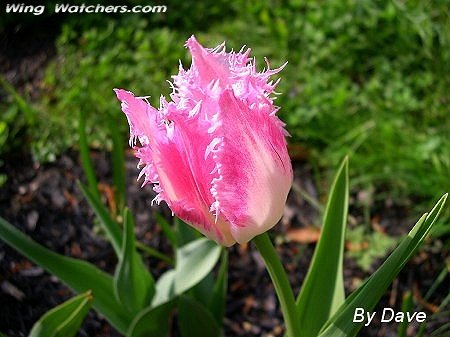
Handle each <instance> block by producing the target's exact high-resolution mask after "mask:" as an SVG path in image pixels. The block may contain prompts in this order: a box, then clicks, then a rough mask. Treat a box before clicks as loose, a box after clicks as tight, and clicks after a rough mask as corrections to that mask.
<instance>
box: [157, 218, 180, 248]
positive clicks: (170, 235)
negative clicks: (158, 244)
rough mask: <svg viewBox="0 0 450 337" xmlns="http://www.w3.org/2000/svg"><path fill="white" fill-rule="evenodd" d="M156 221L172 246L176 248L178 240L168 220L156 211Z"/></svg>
mask: <svg viewBox="0 0 450 337" xmlns="http://www.w3.org/2000/svg"><path fill="white" fill-rule="evenodd" d="M155 217H156V221H157V222H158V225H160V226H161V229H162V231H163V233H164V235H165V236H166V238H167V240H169V242H170V243H171V245H172V247H174V248H176V247H178V246H179V245H178V240H177V234H176V233H175V230H174V229H173V227H172V226H171V225H170V223H169V221H167V219H166V218H164V217H163V216H162V215H161V214H159V213H156V215H155Z"/></svg>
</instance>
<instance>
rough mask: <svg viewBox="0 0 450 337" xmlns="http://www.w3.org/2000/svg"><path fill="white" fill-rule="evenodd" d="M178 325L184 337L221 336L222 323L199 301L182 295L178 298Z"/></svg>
mask: <svg viewBox="0 0 450 337" xmlns="http://www.w3.org/2000/svg"><path fill="white" fill-rule="evenodd" d="M177 303H178V326H179V328H180V333H181V336H183V337H192V336H195V337H219V336H220V325H219V324H217V321H216V320H215V318H214V316H213V315H212V314H211V312H210V311H208V309H206V307H205V306H203V305H202V304H201V303H200V302H199V301H197V300H195V299H193V298H191V297H187V296H185V295H181V296H180V297H179V298H178V300H177Z"/></svg>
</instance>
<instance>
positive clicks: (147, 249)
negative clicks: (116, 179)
mask: <svg viewBox="0 0 450 337" xmlns="http://www.w3.org/2000/svg"><path fill="white" fill-rule="evenodd" d="M136 248H138V249H140V250H141V251H142V252H144V253H145V254H146V255H148V256H152V257H155V258H157V259H160V260H162V261H164V262H167V263H168V264H170V265H172V266H173V265H174V264H175V263H174V260H173V259H172V258H170V257H169V256H167V255H166V254H163V253H161V252H160V251H158V250H156V249H154V248H152V247H149V246H147V245H145V244H143V243H142V242H136ZM0 337H1V336H0Z"/></svg>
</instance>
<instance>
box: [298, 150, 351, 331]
mask: <svg viewBox="0 0 450 337" xmlns="http://www.w3.org/2000/svg"><path fill="white" fill-rule="evenodd" d="M347 209H348V160H347V158H345V159H344V161H343V163H342V164H341V167H340V168H339V170H338V172H337V174H336V177H335V179H334V182H333V185H332V188H331V192H330V196H329V199H328V203H327V206H326V209H325V213H324V221H323V226H322V232H321V235H320V240H319V242H318V243H317V247H316V250H315V252H314V256H313V259H312V262H311V265H310V268H309V271H308V274H307V276H306V279H305V282H304V283H303V287H302V289H301V292H300V295H299V296H298V299H297V307H298V308H299V313H300V324H301V327H302V333H303V336H304V337H315V336H317V333H318V332H319V331H320V329H321V327H322V325H323V324H324V323H325V322H326V321H327V320H328V318H330V317H331V315H332V314H334V312H335V311H336V310H337V309H338V308H339V306H340V305H341V304H342V303H343V302H344V299H345V295H344V281H343V274H342V268H343V267H342V263H343V255H344V237H345V226H346V224H347Z"/></svg>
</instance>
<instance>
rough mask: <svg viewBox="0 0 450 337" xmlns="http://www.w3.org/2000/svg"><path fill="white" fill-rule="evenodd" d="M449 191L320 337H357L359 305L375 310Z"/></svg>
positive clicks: (431, 223) (360, 288)
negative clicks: (355, 315)
mask: <svg viewBox="0 0 450 337" xmlns="http://www.w3.org/2000/svg"><path fill="white" fill-rule="evenodd" d="M447 196H448V194H445V195H443V196H442V198H441V199H439V201H438V202H437V203H436V205H435V206H434V207H433V209H432V210H431V211H430V213H429V214H427V213H425V214H424V215H423V216H422V217H421V218H420V219H419V221H418V222H417V223H416V225H415V226H414V228H413V229H412V230H411V231H410V232H409V234H408V235H407V236H406V237H405V238H403V240H402V241H401V242H400V244H399V246H398V247H397V248H396V249H395V250H394V251H393V252H392V254H391V255H390V256H389V257H388V258H387V260H386V261H385V262H384V263H383V265H382V266H381V267H380V268H379V269H378V270H377V271H376V272H375V273H373V274H372V275H371V276H370V277H369V278H368V279H367V280H366V281H365V282H364V283H363V284H362V285H361V286H360V287H359V288H358V289H357V290H355V291H354V292H353V293H352V294H351V295H350V296H349V297H348V298H347V300H346V301H345V302H344V303H343V304H342V306H341V307H340V308H339V309H338V311H337V312H336V313H335V314H334V316H333V317H331V318H330V319H329V320H328V321H327V322H326V323H325V325H324V326H323V327H322V330H321V333H320V335H319V337H352V336H356V334H357V333H358V331H359V329H361V326H362V324H363V322H361V323H353V315H354V312H355V309H356V308H363V309H364V310H365V311H366V312H367V311H371V310H372V309H373V308H374V307H375V305H376V304H377V302H378V301H379V299H380V297H381V296H382V295H383V294H384V292H385V291H386V289H387V288H388V286H389V284H390V283H391V282H392V280H393V279H394V277H395V276H396V275H397V274H398V273H399V272H400V270H401V269H402V268H403V266H404V265H405V264H406V262H407V261H408V260H409V259H410V258H411V257H412V256H413V255H414V253H415V252H416V251H417V249H418V247H419V245H420V244H421V243H422V241H423V240H424V239H425V237H426V235H427V234H428V233H429V231H430V229H431V227H432V226H433V224H434V222H435V220H436V218H437V217H438V215H439V213H440V211H441V210H442V207H443V205H444V203H445V201H446V199H447Z"/></svg>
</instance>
